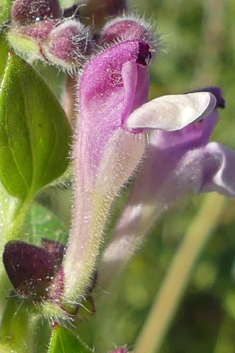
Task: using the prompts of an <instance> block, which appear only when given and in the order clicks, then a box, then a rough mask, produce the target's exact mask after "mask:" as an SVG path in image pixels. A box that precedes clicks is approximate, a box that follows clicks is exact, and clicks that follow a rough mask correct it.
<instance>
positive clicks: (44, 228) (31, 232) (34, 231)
mask: <svg viewBox="0 0 235 353" xmlns="http://www.w3.org/2000/svg"><path fill="white" fill-rule="evenodd" d="M25 234H26V238H25V239H26V241H27V242H29V243H33V244H34V245H37V246H40V245H41V241H42V237H43V238H47V239H50V240H56V241H59V242H60V243H62V244H66V241H67V239H68V234H67V232H66V231H65V229H64V228H63V227H62V225H61V223H60V221H59V220H58V218H57V217H56V216H55V215H54V213H52V212H51V211H50V210H48V209H47V208H45V207H43V206H41V205H38V204H36V203H33V204H32V205H31V206H30V208H29V210H28V212H27V215H26V217H25Z"/></svg>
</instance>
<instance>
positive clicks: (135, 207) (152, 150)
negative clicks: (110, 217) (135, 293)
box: [100, 87, 235, 282]
mask: <svg viewBox="0 0 235 353" xmlns="http://www.w3.org/2000/svg"><path fill="white" fill-rule="evenodd" d="M205 90H208V91H210V92H212V93H213V94H214V95H215V97H216V98H217V104H216V107H215V109H214V110H213V111H212V112H211V113H210V114H209V115H208V116H207V117H205V118H204V119H203V120H200V121H198V122H195V123H193V124H190V125H188V126H186V127H185V128H183V129H182V130H179V131H172V132H165V131H155V132H154V133H153V134H152V135H151V136H150V141H149V148H148V149H147V150H146V154H145V159H144V161H143V163H142V165H141V168H140V169H139V171H138V173H137V175H136V178H135V181H134V183H133V187H132V189H131V192H130V195H129V199H128V201H127V204H126V206H125V208H124V211H123V213H122V216H121V218H120V220H119V222H118V225H117V228H116V231H115V233H114V235H113V237H112V239H111V241H110V243H109V245H108V246H107V248H106V250H105V251H104V253H103V257H102V260H101V271H100V273H101V274H102V276H103V278H102V279H101V281H104V282H105V281H108V279H109V278H110V276H113V275H114V273H116V272H118V271H120V270H121V269H122V268H123V267H124V266H125V265H126V263H127V261H128V260H129V259H130V257H131V256H132V255H133V253H134V251H135V249H136V247H137V246H138V245H139V244H140V243H141V241H142V239H143V236H144V235H145V234H146V232H147V231H148V229H149V228H150V227H151V225H152V224H153V222H154V221H155V220H156V218H157V217H158V216H159V215H160V214H161V213H162V212H164V211H165V210H166V209H168V208H169V207H170V206H171V205H173V204H174V203H175V202H176V201H177V200H178V199H179V198H182V197H183V196H185V195H186V194H188V193H190V192H191V191H194V192H196V193H201V192H210V191H217V192H219V193H221V194H223V195H226V196H228V197H235V153H234V152H233V151H232V150H230V149H228V148H227V147H225V146H223V145H220V144H219V143H216V142H210V143H208V144H207V141H208V139H209V137H210V135H211V133H212V130H213V128H214V126H215V125H216V123H217V120H218V108H224V100H223V98H222V97H221V93H220V90H219V89H218V88H215V87H212V88H208V89H205Z"/></svg>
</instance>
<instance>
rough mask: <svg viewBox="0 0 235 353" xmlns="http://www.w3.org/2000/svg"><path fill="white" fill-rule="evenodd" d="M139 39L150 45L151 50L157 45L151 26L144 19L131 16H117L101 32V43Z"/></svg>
mask: <svg viewBox="0 0 235 353" xmlns="http://www.w3.org/2000/svg"><path fill="white" fill-rule="evenodd" d="M126 40H139V41H141V42H145V43H147V44H148V45H149V46H150V49H151V50H154V48H155V47H156V45H157V42H156V40H155V39H154V35H153V33H152V29H151V26H150V25H149V24H148V23H146V22H145V21H144V20H142V19H140V18H138V17H134V16H129V17H123V16H122V17H116V18H115V19H113V20H111V21H110V22H108V23H107V24H106V26H105V27H104V28H103V31H102V33H101V44H106V43H117V42H124V41H126Z"/></svg>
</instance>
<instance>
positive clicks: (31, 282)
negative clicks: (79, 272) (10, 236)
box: [3, 240, 55, 299]
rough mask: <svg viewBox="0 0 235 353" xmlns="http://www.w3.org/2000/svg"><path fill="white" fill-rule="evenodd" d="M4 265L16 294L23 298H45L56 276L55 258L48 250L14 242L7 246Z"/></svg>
mask: <svg viewBox="0 0 235 353" xmlns="http://www.w3.org/2000/svg"><path fill="white" fill-rule="evenodd" d="M3 263H4V266H5V269H6V272H7V274H8V277H9V279H10V281H11V283H12V285H13V287H14V288H15V290H16V292H17V293H18V294H19V295H20V296H21V297H23V298H28V297H33V298H34V299H40V298H45V297H47V295H48V290H49V289H48V287H49V285H50V283H51V281H52V279H53V277H54V274H55V262H54V256H53V255H52V254H51V253H50V252H48V251H47V250H45V249H43V248H40V247H38V246H34V245H31V244H27V243H24V242H22V241H18V240H13V241H10V242H9V243H7V244H6V246H5V250H4V253H3Z"/></svg>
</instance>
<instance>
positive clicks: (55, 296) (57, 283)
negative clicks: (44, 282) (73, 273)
mask: <svg viewBox="0 0 235 353" xmlns="http://www.w3.org/2000/svg"><path fill="white" fill-rule="evenodd" d="M63 289H64V271H63V268H62V267H61V268H60V270H59V271H58V272H57V273H56V275H55V276H54V279H53V280H52V282H51V285H50V288H49V291H48V297H49V299H50V300H53V301H54V302H56V303H59V306H60V297H61V294H62V292H63Z"/></svg>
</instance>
